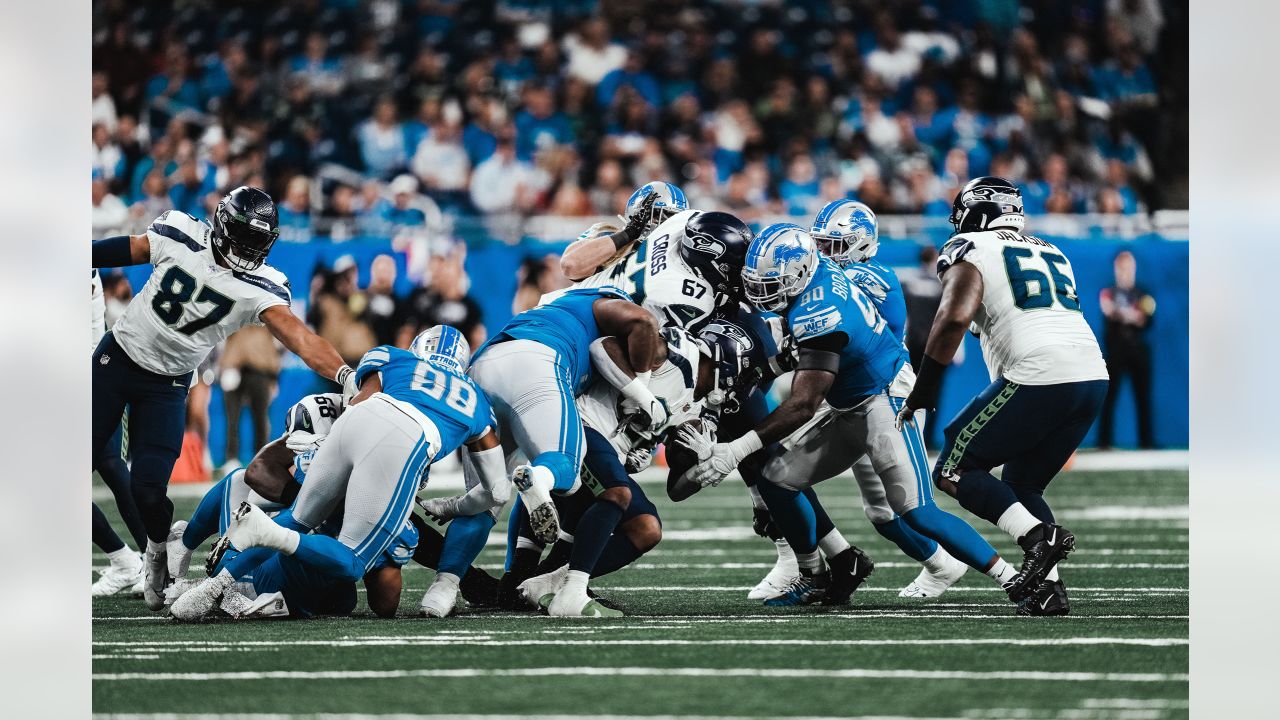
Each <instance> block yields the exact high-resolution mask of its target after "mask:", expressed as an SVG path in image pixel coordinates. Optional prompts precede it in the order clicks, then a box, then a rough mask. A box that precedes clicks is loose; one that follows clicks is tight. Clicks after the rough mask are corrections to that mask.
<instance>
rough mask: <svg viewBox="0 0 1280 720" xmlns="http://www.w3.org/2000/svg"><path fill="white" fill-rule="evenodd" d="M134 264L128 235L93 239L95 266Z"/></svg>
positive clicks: (125, 265) (106, 266)
mask: <svg viewBox="0 0 1280 720" xmlns="http://www.w3.org/2000/svg"><path fill="white" fill-rule="evenodd" d="M132 264H133V252H132V250H131V249H130V240H129V236H128V235H116V236H115V237H109V238H105V239H103V240H94V241H93V266H94V267H95V268H108V267H127V266H129V265H132Z"/></svg>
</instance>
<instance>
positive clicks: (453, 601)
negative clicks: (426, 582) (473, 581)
mask: <svg viewBox="0 0 1280 720" xmlns="http://www.w3.org/2000/svg"><path fill="white" fill-rule="evenodd" d="M457 605H458V581H457V580H456V579H455V578H453V577H443V576H441V575H437V576H436V580H435V582H433V583H431V587H429V588H427V593H426V594H425V595H423V596H422V602H420V603H418V615H419V616H421V617H434V618H443V617H449V616H450V615H452V614H453V610H454V608H456V607H457Z"/></svg>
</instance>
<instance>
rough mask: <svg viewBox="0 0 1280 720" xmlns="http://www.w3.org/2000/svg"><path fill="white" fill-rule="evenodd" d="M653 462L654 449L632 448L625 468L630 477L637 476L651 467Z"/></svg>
mask: <svg viewBox="0 0 1280 720" xmlns="http://www.w3.org/2000/svg"><path fill="white" fill-rule="evenodd" d="M652 462H653V449H652V448H647V447H636V448H631V451H630V452H628V453H627V461H626V463H624V467H625V468H626V470H627V474H628V475H635V474H636V473H638V472H640V471H641V470H643V469H645V468H647V467H649V464H650V463H652Z"/></svg>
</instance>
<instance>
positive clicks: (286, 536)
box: [271, 523, 302, 555]
mask: <svg viewBox="0 0 1280 720" xmlns="http://www.w3.org/2000/svg"><path fill="white" fill-rule="evenodd" d="M271 524H272V525H275V523H271ZM276 527H278V528H280V533H279V534H278V535H277V536H276V537H275V538H272V539H273V540H275V541H276V542H277V544H278V546H277V548H276V549H277V550H279V551H280V552H282V553H284V554H285V555H292V554H294V553H295V552H297V551H298V543H300V542H302V535H300V534H299V533H298V531H297V530H290V529H289V528H287V527H281V526H279V525H276Z"/></svg>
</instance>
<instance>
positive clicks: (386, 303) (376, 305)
mask: <svg viewBox="0 0 1280 720" xmlns="http://www.w3.org/2000/svg"><path fill="white" fill-rule="evenodd" d="M395 285H396V260H395V258H393V257H391V256H390V255H379V256H377V257H375V258H374V259H373V263H372V264H370V265H369V285H368V287H366V288H365V289H364V294H365V295H366V296H367V297H368V299H369V327H371V328H373V336H374V338H375V341H376V342H377V344H379V345H394V344H395V343H396V342H397V340H398V336H399V331H400V326H401V325H403V324H404V319H403V318H404V307H403V303H402V302H401V301H400V299H399V298H397V297H396V294H395Z"/></svg>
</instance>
